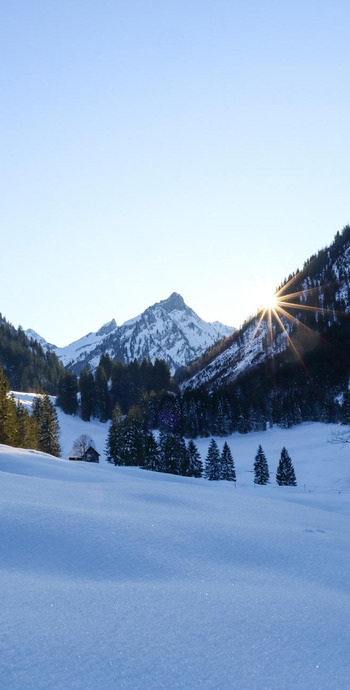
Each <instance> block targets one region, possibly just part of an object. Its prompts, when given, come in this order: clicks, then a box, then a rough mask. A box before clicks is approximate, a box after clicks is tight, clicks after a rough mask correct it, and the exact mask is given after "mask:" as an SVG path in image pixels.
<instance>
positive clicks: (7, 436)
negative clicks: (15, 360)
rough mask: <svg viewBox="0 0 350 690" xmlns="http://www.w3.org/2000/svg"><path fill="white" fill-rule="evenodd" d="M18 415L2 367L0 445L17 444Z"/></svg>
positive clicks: (0, 376)
mask: <svg viewBox="0 0 350 690" xmlns="http://www.w3.org/2000/svg"><path fill="white" fill-rule="evenodd" d="M16 437H17V415H16V404H15V402H14V399H13V397H11V396H10V395H9V384H8V381H7V378H6V376H5V374H4V372H3V370H2V368H1V367H0V443H5V444H6V445H8V446H14V445H15V444H16Z"/></svg>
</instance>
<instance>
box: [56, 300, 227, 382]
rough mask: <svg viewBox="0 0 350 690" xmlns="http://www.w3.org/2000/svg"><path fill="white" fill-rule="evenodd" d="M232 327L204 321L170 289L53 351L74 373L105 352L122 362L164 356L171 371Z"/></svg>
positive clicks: (221, 336) (92, 363) (92, 362)
mask: <svg viewBox="0 0 350 690" xmlns="http://www.w3.org/2000/svg"><path fill="white" fill-rule="evenodd" d="M232 330H233V329H232V328H230V327H228V326H224V325H223V324H221V323H219V322H215V323H207V322H206V321H204V320H203V319H201V318H200V317H199V316H197V314H196V313H195V312H194V311H193V310H192V309H191V308H190V307H188V306H187V305H186V304H185V302H184V300H183V298H182V297H181V295H179V294H177V293H175V292H174V293H173V294H172V295H171V296H170V297H169V298H168V299H166V300H162V301H161V302H157V303H156V304H154V305H153V306H151V307H149V308H148V309H146V310H145V311H144V312H143V313H142V314H140V315H139V316H136V317H135V318H133V319H130V320H129V321H126V322H125V323H124V324H122V325H121V326H119V327H118V326H117V324H116V322H115V321H114V320H113V321H111V322H110V323H109V324H106V325H105V326H103V327H102V328H101V329H100V330H99V331H97V333H89V334H88V335H86V336H84V337H83V338H80V339H79V340H77V341H75V342H74V343H71V344H70V345H68V346H67V347H63V348H56V349H55V353H56V354H57V356H58V357H59V359H60V360H61V362H62V363H63V364H64V365H65V366H66V367H67V368H69V369H71V370H73V371H75V372H76V373H79V372H80V371H81V369H82V368H83V367H84V366H86V365H87V364H89V365H90V366H91V368H92V369H95V368H96V367H97V366H98V363H99V359H100V357H101V355H102V354H105V353H108V354H109V355H110V356H111V357H112V358H114V357H116V358H117V359H119V360H120V361H121V362H124V363H127V362H130V361H132V360H133V359H137V360H138V361H141V360H142V359H143V358H149V359H151V361H153V362H154V360H155V359H157V358H158V359H164V360H165V361H166V362H167V363H168V364H169V367H170V370H171V373H174V372H175V370H176V369H177V368H178V367H179V366H183V365H185V364H187V363H188V362H190V361H191V360H193V359H195V358H196V357H198V356H199V355H200V354H201V353H202V352H204V351H205V350H206V349H207V348H208V347H210V346H211V345H213V344H214V343H215V342H217V341H218V340H220V339H222V338H224V337H226V336H227V335H228V334H229V333H231V332H232Z"/></svg>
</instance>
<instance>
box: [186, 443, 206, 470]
mask: <svg viewBox="0 0 350 690" xmlns="http://www.w3.org/2000/svg"><path fill="white" fill-rule="evenodd" d="M187 454H188V464H189V468H188V473H187V476H188V477H201V476H202V474H203V463H202V461H201V456H200V454H199V451H198V448H197V446H196V444H195V443H194V441H192V439H190V440H189V442H188V444H187Z"/></svg>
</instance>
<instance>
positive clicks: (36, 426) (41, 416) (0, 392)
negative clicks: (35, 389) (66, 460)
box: [0, 367, 61, 457]
mask: <svg viewBox="0 0 350 690" xmlns="http://www.w3.org/2000/svg"><path fill="white" fill-rule="evenodd" d="M0 443H4V444H6V445H8V446H15V447H17V448H32V449H36V450H41V451H43V452H44V453H50V454H51V455H55V456H57V457H59V455H60V452H61V449H60V444H59V424H58V419H57V412H56V409H55V407H54V405H53V404H52V402H51V400H50V398H49V396H48V395H46V394H45V395H42V396H38V397H37V398H35V400H34V402H33V406H32V414H29V412H28V411H27V410H26V408H25V407H24V405H22V403H20V402H19V401H17V402H16V401H15V399H14V398H13V397H12V396H10V395H9V382H8V380H7V378H6V376H5V374H4V372H3V370H2V368H1V367H0Z"/></svg>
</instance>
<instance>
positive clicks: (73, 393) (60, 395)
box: [56, 371, 78, 414]
mask: <svg viewBox="0 0 350 690" xmlns="http://www.w3.org/2000/svg"><path fill="white" fill-rule="evenodd" d="M77 392H78V381H77V377H76V375H75V374H73V373H72V372H71V371H64V372H63V373H62V374H61V376H60V378H59V380H58V386H57V400H56V405H57V406H58V407H60V408H61V410H63V412H65V413H66V414H76V412H77V410H78V399H77Z"/></svg>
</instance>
